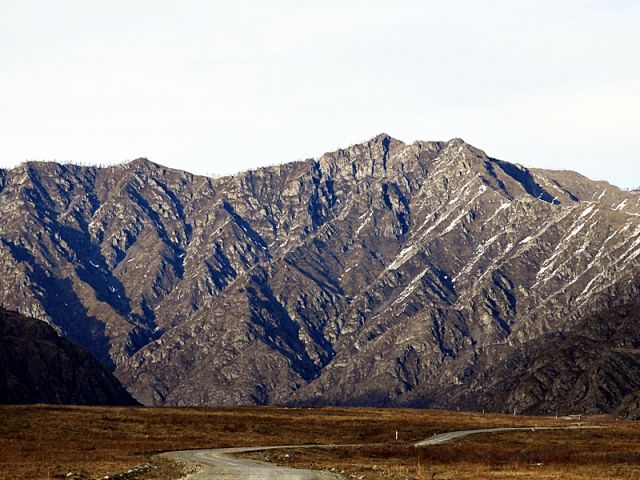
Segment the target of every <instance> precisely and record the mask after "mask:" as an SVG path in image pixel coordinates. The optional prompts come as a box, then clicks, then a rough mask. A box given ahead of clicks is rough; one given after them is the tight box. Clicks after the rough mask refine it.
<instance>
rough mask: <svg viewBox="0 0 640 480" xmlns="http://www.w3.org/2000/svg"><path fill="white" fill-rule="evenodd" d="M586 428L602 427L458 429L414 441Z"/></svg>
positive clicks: (429, 442) (426, 442) (431, 442)
mask: <svg viewBox="0 0 640 480" xmlns="http://www.w3.org/2000/svg"><path fill="white" fill-rule="evenodd" d="M588 428H604V427H600V426H596V425H571V426H568V427H499V428H481V429H478V430H458V431H455V432H447V433H440V434H438V435H434V436H433V437H430V438H426V439H424V440H421V441H419V442H418V443H415V444H414V446H416V447H423V446H426V445H441V444H443V443H449V442H452V441H454V440H459V439H461V438H464V437H468V436H469V435H476V434H478V433H499V432H518V431H529V432H536V431H538V430H582V429H588Z"/></svg>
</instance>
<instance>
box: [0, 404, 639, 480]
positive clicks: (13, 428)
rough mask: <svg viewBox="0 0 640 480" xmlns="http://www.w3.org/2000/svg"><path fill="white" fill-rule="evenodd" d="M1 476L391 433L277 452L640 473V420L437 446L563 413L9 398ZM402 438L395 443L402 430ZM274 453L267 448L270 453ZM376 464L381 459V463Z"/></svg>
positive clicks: (395, 464)
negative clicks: (448, 434) (173, 453)
mask: <svg viewBox="0 0 640 480" xmlns="http://www.w3.org/2000/svg"><path fill="white" fill-rule="evenodd" d="M0 415H1V416H2V421H1V422H0V479H15V480H26V479H29V480H35V479H47V478H49V479H55V478H66V475H67V474H68V473H69V472H75V473H74V476H75V477H76V478H102V477H103V476H105V475H114V474H118V473H122V472H126V471H127V470H129V469H131V468H133V467H136V466H145V468H142V469H141V470H140V471H138V472H132V473H131V474H129V475H123V476H122V477H120V478H136V479H152V478H154V479H155V478H162V479H169V478H177V477H179V476H180V468H178V467H177V466H176V465H171V464H168V463H166V462H163V461H160V460H158V459H155V458H154V457H153V455H154V454H155V453H157V452H160V451H167V450H179V449H188V448H207V447H225V446H243V445H282V444H302V443H318V444H330V443H342V444H348V443H385V444H386V445H381V446H377V447H361V448H351V449H346V448H345V449H343V448H341V449H332V450H326V449H319V450H315V449H313V450H306V451H303V450H296V451H289V452H287V453H286V455H288V457H286V456H285V453H284V452H281V453H279V452H270V453H268V455H269V457H270V458H271V459H272V460H275V461H279V462H280V463H284V464H287V465H309V466H313V467H315V468H337V469H338V470H344V471H345V476H346V477H349V476H350V475H354V476H355V477H356V478H357V477H359V476H364V478H371V479H373V478H388V477H389V475H391V476H394V477H396V478H419V479H436V478H437V479H453V478H456V479H464V478H469V479H471V478H473V479H477V478H550V479H551V478H638V477H639V476H640V429H639V428H638V427H636V425H635V424H633V423H627V422H615V421H612V420H610V419H606V418H599V419H597V421H598V422H599V423H608V424H609V425H610V426H611V428H609V429H606V430H598V431H553V432H536V433H532V434H529V433H526V434H511V433H510V434H494V435H481V436H476V437H470V438H468V439H466V440H462V441H460V442H457V443H454V444H451V445H442V446H434V447H424V448H414V447H412V446H410V444H411V442H413V441H416V440H420V439H422V438H425V437H428V436H430V435H432V434H433V433H436V432H444V431H450V430H461V429H468V428H482V427H490V426H513V425H527V426H533V425H541V426H542V425H552V424H558V423H563V422H562V421H557V420H555V419H552V418H536V417H529V418H527V417H513V416H506V415H481V414H470V413H452V412H443V411H427V410H401V409H398V410H396V409H388V410H374V409H344V408H313V409H307V408H300V409H299V408H295V409H285V408H237V409H171V408H87V407H50V406H5V407H0ZM396 430H398V431H399V433H400V441H399V442H397V443H396V442H394V441H393V438H394V436H395V431H396ZM263 455H264V454H263ZM374 467H375V468H374Z"/></svg>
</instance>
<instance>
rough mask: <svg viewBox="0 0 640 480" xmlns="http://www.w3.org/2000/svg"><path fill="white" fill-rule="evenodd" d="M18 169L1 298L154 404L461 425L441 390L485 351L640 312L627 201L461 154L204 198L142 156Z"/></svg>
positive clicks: (213, 182)
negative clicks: (444, 413) (616, 313)
mask: <svg viewBox="0 0 640 480" xmlns="http://www.w3.org/2000/svg"><path fill="white" fill-rule="evenodd" d="M27 170H29V171H18V172H16V171H9V173H6V174H5V176H4V178H5V180H4V181H5V183H6V186H5V187H4V189H2V190H0V212H2V213H3V215H6V216H7V218H9V219H10V220H9V222H8V223H7V224H6V225H4V226H1V227H0V249H1V250H3V251H2V252H0V253H3V260H2V262H0V271H2V272H3V273H4V274H5V275H8V276H9V277H11V278H15V280H16V281H15V282H14V283H16V285H18V286H19V288H17V289H12V290H11V291H10V290H7V289H3V290H2V291H0V301H2V302H4V303H5V304H8V305H11V306H12V307H14V308H17V309H21V310H22V311H25V312H29V313H32V314H34V315H35V316H38V317H40V318H43V319H45V320H48V321H50V322H51V323H52V324H54V325H56V326H57V327H58V328H59V329H60V330H61V331H63V332H64V333H65V335H67V336H69V337H70V338H72V339H75V340H76V341H78V342H79V343H81V344H83V345H85V346H87V347H88V348H90V349H91V350H92V351H93V352H94V354H95V355H96V356H97V357H98V358H100V360H101V361H102V362H103V363H104V364H106V365H108V366H110V367H111V368H114V369H115V372H116V375H117V376H118V378H120V379H121V381H123V383H124V384H125V385H126V386H127V388H128V389H129V391H131V392H133V393H134V394H135V395H136V396H137V398H138V399H139V400H142V401H143V403H147V404H177V405H189V404H213V405H232V404H238V403H287V402H308V401H310V399H320V401H323V402H326V403H354V402H353V399H362V400H361V401H365V400H367V399H369V400H372V399H375V401H376V402H377V404H401V403H402V404H410V405H411V404H416V405H437V406H442V405H444V406H455V405H448V404H447V402H448V400H447V397H446V395H445V396H442V395H440V394H438V392H442V391H451V392H452V393H451V395H452V397H451V398H454V396H455V395H457V393H454V392H453V390H455V389H454V388H453V386H456V385H458V384H461V385H467V384H468V383H469V382H471V381H472V380H473V378H475V376H477V375H480V374H481V373H482V372H481V371H480V370H481V369H482V368H484V367H482V361H483V360H482V358H484V356H487V355H488V354H486V353H483V352H485V351H488V350H490V349H491V348H493V347H492V345H493V344H499V345H505V348H506V349H511V348H515V346H517V345H518V344H520V343H523V342H528V341H530V340H533V339H535V338H538V337H540V336H543V335H545V334H548V333H552V332H555V331H561V330H563V329H570V328H573V327H572V326H573V325H576V324H577V323H579V322H580V319H581V318H582V317H583V316H584V314H585V313H586V312H588V311H591V310H592V309H600V308H602V307H606V306H607V303H608V302H610V299H611V298H619V300H617V301H619V302H626V301H629V300H631V299H633V298H637V297H634V295H636V290H637V281H636V280H635V278H636V276H635V275H636V273H637V268H638V255H640V249H638V244H636V243H635V242H636V241H637V239H638V235H640V229H639V226H638V225H639V223H638V215H640V204H639V203H638V199H637V197H636V196H635V194H629V193H627V192H623V191H621V190H620V189H618V188H616V187H613V186H611V185H608V184H603V183H602V182H593V181H591V180H588V179H586V177H583V176H581V175H579V174H574V173H572V172H566V171H547V170H540V169H527V168H525V167H522V166H518V165H516V164H510V163H508V162H504V161H502V160H496V159H492V158H491V157H489V156H487V155H486V153H485V152H483V151H482V150H479V149H477V148H475V147H473V146H470V145H468V144H466V143H464V142H463V141H462V140H461V139H452V140H450V141H447V142H423V141H416V142H414V143H412V144H405V143H403V142H401V141H399V140H395V139H393V138H391V137H389V136H388V135H386V134H381V135H378V136H376V137H373V138H372V139H371V140H369V141H366V142H363V143H362V144H357V145H353V146H351V147H349V148H346V149H339V150H337V151H334V152H329V153H326V154H324V155H322V156H321V157H320V158H318V159H307V160H303V161H300V162H293V163H289V164H282V165H277V166H273V167H263V168H260V169H256V170H251V171H247V172H242V173H239V174H237V175H233V176H226V177H221V178H216V179H212V178H207V177H201V176H196V175H191V174H188V173H185V172H181V171H177V170H173V169H169V168H166V167H162V166H160V165H157V164H153V163H152V162H149V161H148V160H143V159H138V160H136V161H135V162H130V163H128V164H125V165H122V166H118V167H106V168H104V169H98V168H93V167H66V166H60V165H58V166H56V165H47V166H37V165H31V166H30V167H29V168H28V169H27ZM0 183H1V182H0ZM632 195H633V196H632ZM37 232H41V233H40V237H38V235H37ZM43 232H46V233H43ZM9 277H6V278H9ZM51 292H53V293H55V295H54V294H52V293H51ZM620 292H623V293H621V294H620ZM61 303H62V304H61ZM64 303H67V305H66V306H65V305H63V304H64ZM69 306H72V308H73V309H74V311H76V312H77V313H78V315H77V318H79V319H80V320H79V321H78V322H76V323H74V324H69V323H68V322H67V323H65V322H62V321H61V320H60V318H61V311H62V310H64V309H67V308H68V307H69ZM343 364H344V365H343ZM369 382H374V383H376V384H377V386H381V387H383V388H382V391H383V395H382V396H381V397H380V398H378V396H379V395H378V396H376V395H377V394H376V395H373V394H372V393H375V392H371V388H369V387H368V386H367V384H368V383H369ZM412 392H413V393H412ZM414 397H415V399H413V398H414ZM403 402H404V403H403ZM412 402H413V403H412ZM355 403H357V402H355Z"/></svg>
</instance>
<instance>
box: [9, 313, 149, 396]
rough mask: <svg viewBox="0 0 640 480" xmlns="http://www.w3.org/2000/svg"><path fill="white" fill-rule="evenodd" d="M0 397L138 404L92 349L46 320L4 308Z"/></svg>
mask: <svg viewBox="0 0 640 480" xmlns="http://www.w3.org/2000/svg"><path fill="white" fill-rule="evenodd" d="M0 403H57V404H75V405H137V404H138V403H137V402H136V401H135V400H133V398H131V396H130V395H129V394H128V393H127V392H126V390H125V389H124V388H122V386H121V385H120V384H119V383H118V381H117V380H116V379H115V378H114V377H113V376H111V375H110V374H109V373H108V372H107V371H106V370H105V369H104V368H103V367H102V366H101V365H100V364H99V363H98V362H97V361H96V360H95V359H94V358H93V356H91V354H89V353H88V352H86V351H85V350H83V349H81V348H80V347H78V346H76V345H74V344H72V343H71V342H69V341H68V340H65V339H64V338H61V337H59V336H58V334H57V333H56V332H55V330H54V329H53V328H51V327H50V326H48V325H47V324H45V323H44V322H42V321H40V320H36V319H33V318H28V317H24V316H22V315H19V314H17V313H15V312H9V311H6V310H4V309H0Z"/></svg>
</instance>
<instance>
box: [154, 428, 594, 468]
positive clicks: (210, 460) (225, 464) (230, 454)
mask: <svg viewBox="0 0 640 480" xmlns="http://www.w3.org/2000/svg"><path fill="white" fill-rule="evenodd" d="M587 428H603V427H598V426H589V425H574V426H568V427H510V428H483V429H478V430H459V431H455V432H447V433H441V434H438V435H434V436H433V437H430V438H427V439H425V440H421V441H420V442H417V443H415V444H414V446H416V447H423V446H428V445H440V444H443V443H448V442H452V441H454V440H458V439H460V438H464V437H467V436H469V435H476V434H481V433H499V432H516V431H530V432H535V431H539V430H577V429H587ZM340 446H342V447H357V446H363V445H280V446H271V447H238V448H216V449H210V450H182V451H176V452H167V453H164V454H162V455H163V456H165V457H167V458H170V459H173V460H178V461H180V462H185V463H188V464H193V465H195V466H197V467H198V468H199V471H198V472H197V473H194V474H191V475H189V477H188V480H337V479H341V478H342V477H340V476H339V475H337V474H333V473H330V472H321V471H314V470H301V469H294V468H286V467H279V466H277V465H272V464H270V463H265V462H259V461H256V460H248V459H244V458H239V457H237V456H235V455H237V454H239V453H247V452H256V451H263V450H283V449H288V448H339V447H340Z"/></svg>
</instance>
